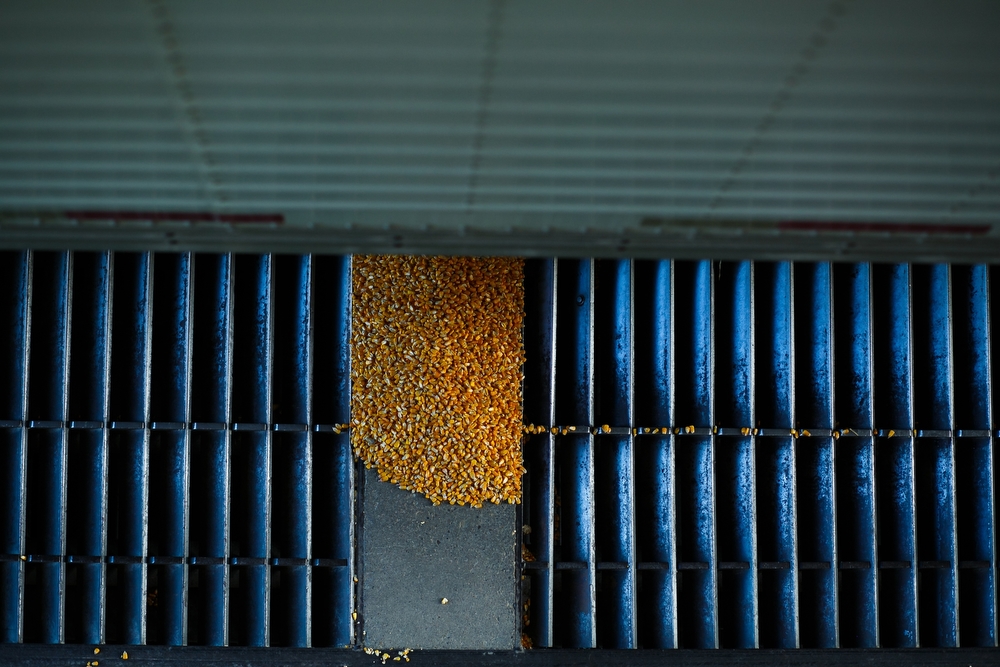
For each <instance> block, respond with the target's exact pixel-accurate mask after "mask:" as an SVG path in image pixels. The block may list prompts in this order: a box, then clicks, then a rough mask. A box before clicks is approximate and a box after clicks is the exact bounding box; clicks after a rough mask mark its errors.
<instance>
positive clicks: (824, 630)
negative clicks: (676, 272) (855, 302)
mask: <svg viewBox="0 0 1000 667" xmlns="http://www.w3.org/2000/svg"><path fill="white" fill-rule="evenodd" d="M794 291H795V294H794V299H795V313H796V318H795V368H796V369H797V370H796V375H795V415H794V416H795V420H796V426H798V425H803V426H804V427H809V428H824V429H827V428H828V429H832V428H833V270H832V266H831V265H830V264H827V263H819V264H796V265H795V274H794ZM796 456H797V459H798V460H797V463H798V469H797V471H796V486H797V488H798V498H797V501H798V507H797V510H798V514H799V519H800V520H799V524H798V550H799V554H798V555H799V563H800V568H802V570H801V572H800V576H799V638H800V643H801V645H802V646H803V647H809V648H833V647H835V646H838V645H839V642H840V639H839V612H838V607H839V604H838V603H839V599H838V598H839V595H838V590H837V579H838V557H837V534H836V525H837V504H836V450H835V448H834V440H833V438H831V437H826V436H820V434H813V435H812V436H811V437H809V438H799V439H798V440H797V441H796ZM805 563H810V564H813V567H810V568H809V569H805V567H804V564H805Z"/></svg>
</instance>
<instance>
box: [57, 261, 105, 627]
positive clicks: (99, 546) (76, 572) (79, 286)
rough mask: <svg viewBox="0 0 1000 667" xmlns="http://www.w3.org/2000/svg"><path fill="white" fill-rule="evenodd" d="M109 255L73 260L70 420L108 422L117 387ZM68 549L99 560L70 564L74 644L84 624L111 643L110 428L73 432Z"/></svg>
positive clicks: (70, 622) (69, 618) (70, 621)
mask: <svg viewBox="0 0 1000 667" xmlns="http://www.w3.org/2000/svg"><path fill="white" fill-rule="evenodd" d="M112 273H113V260H112V254H111V253H110V252H102V253H79V252H78V253H76V254H75V256H74V259H73V330H72V342H71V345H70V348H71V350H72V356H71V359H70V363H71V365H70V395H69V419H70V420H73V421H77V420H79V421H94V422H102V423H103V422H106V421H107V420H108V418H109V412H108V410H109V401H110V387H111V378H110V372H111V296H112V295H111V289H112ZM69 457H70V458H69V482H68V488H69V497H70V498H72V499H73V502H72V503H70V506H69V517H68V531H67V552H68V553H71V554H80V555H83V556H94V557H98V558H100V562H92V563H75V564H72V565H70V566H69V568H68V576H69V578H71V579H72V578H75V579H76V581H77V588H78V590H79V594H78V595H76V596H75V600H76V604H75V606H74V609H73V612H72V614H71V613H70V610H69V608H68V607H67V619H66V625H67V640H70V639H71V638H70V636H69V635H70V631H69V628H70V627H71V626H73V627H76V626H77V625H78V628H79V629H78V630H77V632H78V633H79V634H78V636H77V637H74V638H73V639H76V638H78V639H79V640H81V641H84V642H89V643H94V644H100V643H103V642H104V619H105V589H106V587H107V583H106V574H107V573H106V566H105V564H104V562H103V561H104V556H106V555H107V531H108V431H107V429H93V430H90V429H88V430H74V431H71V432H70V453H69Z"/></svg>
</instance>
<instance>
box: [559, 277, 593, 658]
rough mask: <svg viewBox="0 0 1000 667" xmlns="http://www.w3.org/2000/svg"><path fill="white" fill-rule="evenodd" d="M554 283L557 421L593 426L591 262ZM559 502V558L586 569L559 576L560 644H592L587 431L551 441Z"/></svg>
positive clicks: (590, 469)
mask: <svg viewBox="0 0 1000 667" xmlns="http://www.w3.org/2000/svg"><path fill="white" fill-rule="evenodd" d="M560 277H561V278H562V280H559V281H558V282H557V287H556V289H557V299H558V305H557V325H556V337H557V347H558V348H559V349H561V350H564V351H565V354H563V355H560V356H559V357H558V358H557V362H556V422H557V423H560V424H593V423H594V260H591V259H584V260H563V261H561V262H560ZM556 449H557V452H558V454H557V455H558V463H557V465H558V466H559V489H560V493H561V496H562V502H561V516H560V526H561V539H560V546H561V551H562V554H561V560H565V561H576V562H584V563H586V564H587V567H586V569H582V570H567V571H564V572H562V573H561V575H560V576H561V577H562V582H561V583H562V601H561V603H559V602H557V605H559V606H560V615H561V617H562V619H564V627H563V628H562V631H563V633H564V634H563V640H562V643H563V645H565V646H569V647H573V648H590V647H593V646H596V642H597V624H596V619H595V613H596V585H597V582H596V576H597V568H596V565H595V562H596V554H595V546H596V545H595V540H594V522H595V516H594V436H593V435H592V434H591V433H589V432H582V433H574V434H571V435H566V436H560V437H557V438H556Z"/></svg>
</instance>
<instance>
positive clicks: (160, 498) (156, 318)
mask: <svg viewBox="0 0 1000 667" xmlns="http://www.w3.org/2000/svg"><path fill="white" fill-rule="evenodd" d="M193 270H194V265H193V260H192V256H191V253H179V254H168V253H160V254H158V255H157V261H156V272H155V280H154V298H153V300H154V303H155V304H156V308H155V310H154V313H153V334H152V385H151V408H150V418H151V419H153V420H157V421H160V420H162V421H166V422H175V423H187V422H189V421H190V419H191V415H190V407H189V406H190V387H191V319H192V297H191V290H192V282H193ZM150 456H151V459H152V462H153V465H152V479H151V481H150V483H151V485H152V487H153V489H154V493H152V494H151V497H150V503H149V514H150V516H151V519H152V520H151V522H150V553H151V555H153V556H157V557H169V558H179V559H180V562H176V563H167V564H162V565H157V566H156V572H155V576H156V577H157V586H156V588H155V589H154V591H155V598H156V605H155V607H154V610H153V613H154V614H155V616H156V623H155V624H150V625H151V632H150V636H148V637H147V641H149V642H150V643H165V644H170V645H173V646H182V645H184V644H186V643H187V627H188V623H187V611H188V605H187V599H186V598H187V589H188V566H187V556H188V537H189V528H190V514H189V497H190V492H189V489H190V481H191V478H190V471H191V440H190V432H189V431H187V430H180V431H167V432H156V433H154V435H153V436H152V439H151V443H150ZM153 635H155V636H153Z"/></svg>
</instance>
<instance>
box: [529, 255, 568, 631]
mask: <svg viewBox="0 0 1000 667" xmlns="http://www.w3.org/2000/svg"><path fill="white" fill-rule="evenodd" d="M558 270H559V260H556V259H529V260H526V261H525V264H524V287H525V290H524V312H525V318H524V347H525V366H524V395H523V400H524V420H525V422H527V423H528V424H539V425H548V424H554V423H555V421H556V419H555V391H556V384H555V379H556V366H555V364H556V336H555V332H556V328H555V325H556V287H557V283H556V280H557V275H558ZM525 462H526V464H527V465H526V466H525V467H526V468H527V473H526V475H525V479H524V483H523V486H522V488H523V489H524V497H525V506H524V508H523V510H522V511H523V512H524V516H526V517H527V525H528V526H529V528H530V532H528V533H527V534H526V535H525V536H524V541H525V544H526V545H527V546H528V548H529V549H530V551H531V553H532V557H534V558H536V559H537V561H540V562H541V563H543V564H544V567H541V568H538V569H534V570H531V572H530V577H531V590H530V600H531V605H530V610H531V614H530V623H531V625H530V626H529V628H530V631H531V638H532V642H533V644H534V645H535V646H538V647H548V646H552V645H553V643H554V628H553V618H554V599H553V594H554V590H555V574H554V572H553V563H554V561H555V543H556V540H557V536H556V529H555V521H556V488H555V469H556V456H555V436H554V435H553V434H552V433H550V432H549V431H548V430H546V431H545V432H544V433H541V434H537V435H531V436H530V437H529V438H528V440H527V444H526V447H525ZM537 561H536V562H537Z"/></svg>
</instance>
